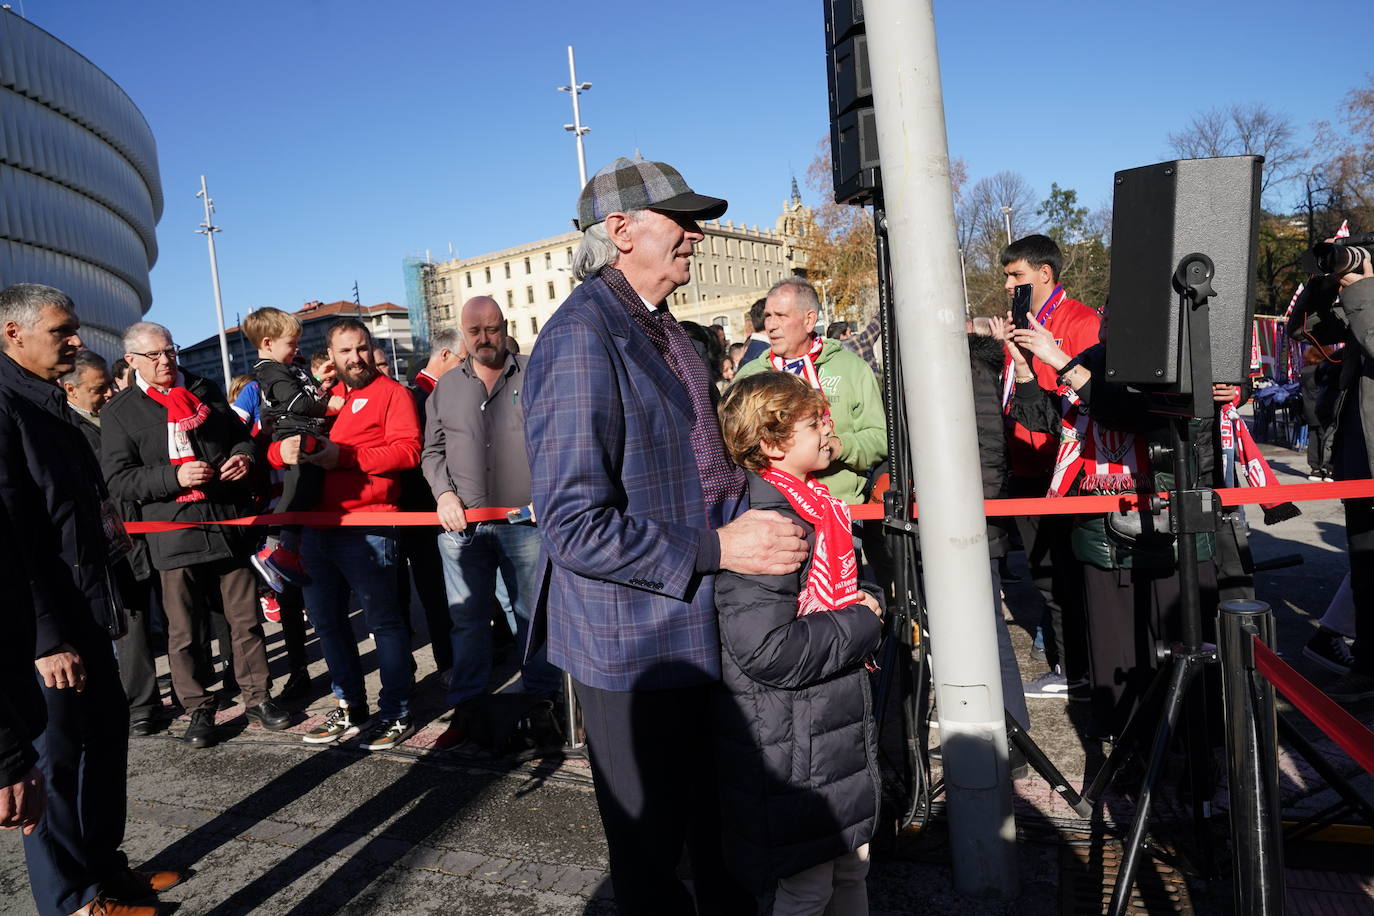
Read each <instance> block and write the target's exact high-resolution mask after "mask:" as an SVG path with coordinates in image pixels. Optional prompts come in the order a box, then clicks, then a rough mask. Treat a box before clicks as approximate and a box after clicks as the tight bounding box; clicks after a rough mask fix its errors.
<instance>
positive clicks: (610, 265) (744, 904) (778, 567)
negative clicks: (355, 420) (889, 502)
mask: <svg viewBox="0 0 1374 916" xmlns="http://www.w3.org/2000/svg"><path fill="white" fill-rule="evenodd" d="M725 207H726V202H725V201H723V200H720V199H718V198H714V197H704V196H702V195H700V194H696V193H694V192H693V191H692V190H691V189H690V188H688V187H687V183H686V182H685V181H683V179H682V176H681V175H680V174H679V173H678V172H677V170H676V169H673V168H672V167H671V166H668V165H665V164H664V163H660V162H646V161H644V160H639V159H637V160H633V161H632V160H629V159H617V160H616V161H615V162H612V163H611V164H610V165H608V166H607V167H605V168H604V169H602V170H601V171H600V172H598V173H597V174H596V175H595V176H593V177H592V179H591V181H589V182H588V183H587V186H586V187H585V188H584V189H583V191H582V195H581V197H580V198H579V200H578V208H577V209H578V225H579V228H581V229H582V231H583V233H584V235H583V239H582V243H581V246H580V247H579V248H578V251H577V254H576V255H575V256H574V258H573V270H574V273H575V274H576V275H577V277H578V278H579V279H580V280H582V281H583V282H582V284H581V286H579V287H578V289H577V290H576V291H575V292H574V293H573V294H572V295H571V296H570V297H569V298H568V300H567V301H566V302H564V303H563V305H562V306H561V307H560V308H559V310H558V312H557V313H556V314H555V315H554V316H553V317H552V318H551V319H550V320H549V322H548V323H547V324H546V325H545V327H544V331H543V333H542V334H540V335H539V342H538V344H537V346H535V348H534V352H533V354H532V355H531V357H530V362H529V370H528V373H527V378H526V381H525V388H524V392H523V395H522V397H523V399H524V407H525V441H526V447H527V449H528V451H529V456H530V467H531V473H532V476H533V491H534V509H535V514H536V516H537V518H538V519H539V525H540V530H541V532H542V537H543V546H544V550H545V554H546V558H545V567H544V581H543V587H542V588H541V589H540V592H539V593H540V595H541V601H540V602H539V605H538V606H537V607H536V609H535V614H536V617H535V620H534V624H533V626H534V634H535V635H534V639H533V640H532V644H537V641H538V640H539V639H540V638H541V637H542V636H543V635H544V633H545V631H546V632H547V640H548V657H549V661H550V662H552V663H553V664H555V665H557V666H558V667H560V668H562V669H564V670H565V671H568V672H569V673H570V674H571V675H572V677H573V682H574V689H575V690H576V693H577V697H578V699H579V701H580V702H581V704H582V708H583V713H584V721H585V723H586V729H587V741H588V744H589V746H590V749H591V760H592V772H593V777H594V780H595V785H596V796H597V804H598V806H599V808H600V810H601V821H602V824H603V826H604V827H605V830H606V839H607V844H608V847H609V850H610V865H611V882H612V884H613V886H614V889H615V896H616V903H617V906H618V907H619V909H620V912H622V913H626V914H632V913H653V914H691V913H694V912H698V913H711V914H729V913H753V912H754V911H755V904H754V901H753V900H752V899H751V898H750V897H749V896H748V894H747V892H745V891H744V890H743V889H742V888H740V887H739V886H738V885H736V884H734V882H733V881H732V880H731V879H729V878H728V877H727V876H726V874H725V870H724V865H723V862H722V860H721V853H720V841H719V830H720V828H719V819H718V801H717V797H716V785H715V776H714V771H715V765H714V761H713V754H712V746H711V728H710V723H709V720H708V703H709V698H710V695H711V691H712V689H713V686H714V685H715V684H716V682H717V681H718V680H719V678H720V644H719V636H718V633H717V629H716V618H715V608H714V606H713V601H712V585H713V581H714V578H715V573H716V572H717V571H718V570H720V569H730V570H736V571H739V572H745V573H770V574H779V575H780V574H783V573H787V572H791V571H793V570H795V569H797V568H798V567H799V566H800V565H801V562H802V561H803V560H804V559H805V557H806V552H805V544H804V542H803V541H802V532H801V530H800V529H799V528H797V527H796V526H795V525H794V524H792V523H791V522H790V521H787V520H786V519H784V518H783V517H782V516H781V515H779V514H777V513H774V512H759V511H745V508H746V506H745V503H746V490H745V480H744V476H743V473H742V472H741V471H740V470H739V469H738V468H736V467H734V466H733V465H732V464H731V463H730V461H729V459H728V458H727V457H726V455H725V449H724V446H723V444H722V442H721V437H720V427H719V424H718V422H717V420H716V415H715V410H714V409H713V407H712V404H711V399H710V393H709V391H710V379H709V376H708V374H707V370H706V366H705V364H704V362H703V361H702V360H701V358H700V357H699V356H697V354H696V351H695V349H694V348H693V347H692V344H691V341H690V339H689V338H688V337H687V335H686V333H685V332H684V331H683V330H682V329H681V328H680V327H679V326H678V324H677V322H676V321H675V320H674V319H673V317H672V315H671V314H669V313H668V311H667V309H666V308H665V307H663V303H664V302H665V300H666V299H667V298H668V296H669V295H670V294H671V293H672V292H673V290H675V289H677V288H678V287H679V286H682V285H683V284H685V283H687V282H688V280H689V279H690V278H691V258H692V252H693V247H694V246H695V245H696V243H698V242H700V241H701V240H702V238H703V235H702V232H701V229H700V227H699V226H698V225H697V222H696V221H697V220H698V219H710V218H714V217H719V216H720V215H721V214H722V213H724V212H725ZM684 844H685V845H686V847H687V850H688V852H689V854H690V856H691V859H692V868H693V878H694V890H695V896H696V901H695V903H694V902H693V900H692V896H691V895H689V894H688V892H687V890H686V888H685V887H684V886H683V885H682V882H681V881H679V880H678V878H677V875H676V866H677V863H678V860H679V857H680V856H681V853H682V850H683V847H684Z"/></svg>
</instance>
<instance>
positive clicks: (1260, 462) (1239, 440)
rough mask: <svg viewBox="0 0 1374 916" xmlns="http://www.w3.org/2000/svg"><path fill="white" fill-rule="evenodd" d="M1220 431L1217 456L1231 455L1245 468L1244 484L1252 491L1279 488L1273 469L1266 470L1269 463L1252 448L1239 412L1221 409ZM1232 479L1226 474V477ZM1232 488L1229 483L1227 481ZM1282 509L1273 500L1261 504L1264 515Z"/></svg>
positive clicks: (1233, 408) (1228, 482) (1232, 406)
mask: <svg viewBox="0 0 1374 916" xmlns="http://www.w3.org/2000/svg"><path fill="white" fill-rule="evenodd" d="M1218 426H1219V428H1220V438H1221V441H1220V442H1219V443H1218V444H1219V445H1220V446H1221V448H1220V452H1221V454H1222V455H1223V456H1224V457H1223V460H1226V459H1227V458H1229V457H1230V456H1231V455H1234V456H1235V462H1236V465H1237V466H1239V467H1243V468H1245V482H1246V483H1247V484H1249V485H1250V486H1252V487H1273V486H1278V483H1279V479H1278V477H1277V476H1276V475H1275V474H1274V469H1273V468H1271V467H1269V462H1267V461H1265V460H1264V455H1262V454H1260V449H1259V446H1258V445H1256V444H1255V439H1254V437H1253V436H1251V435H1250V427H1248V426H1246V425H1245V421H1244V420H1242V419H1241V416H1240V411H1239V410H1236V405H1235V404H1234V403H1231V404H1227V405H1226V406H1225V407H1223V408H1221V422H1220V423H1219V424H1218ZM1230 476H1231V475H1230V474H1229V473H1228V474H1227V477H1228V478H1229V477H1230ZM1226 483H1227V484H1228V485H1231V481H1230V480H1229V479H1228V480H1227V481H1226ZM1281 505H1283V500H1275V501H1274V502H1272V503H1260V506H1261V507H1262V508H1263V509H1265V510H1266V511H1268V510H1271V509H1274V508H1277V507H1278V506H1281Z"/></svg>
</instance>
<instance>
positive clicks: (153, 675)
mask: <svg viewBox="0 0 1374 916" xmlns="http://www.w3.org/2000/svg"><path fill="white" fill-rule="evenodd" d="M117 569H122V570H123V572H120V573H119V574H118V575H119V593H120V596H121V597H122V598H123V599H124V615H125V617H126V618H127V620H128V631H127V632H125V634H124V635H123V636H121V637H120V638H119V639H117V640H115V655H116V656H117V658H118V661H119V680H120V683H121V684H122V685H123V687H124V695H125V696H126V697H128V699H129V719H130V720H131V721H140V720H144V719H150V718H152V717H153V716H154V715H156V714H157V713H159V712H161V710H162V694H161V691H159V690H158V686H157V666H156V665H155V664H154V661H153V647H152V644H151V642H150V641H149V640H150V638H151V634H150V633H149V630H150V625H149V619H150V618H151V617H152V612H153V607H154V603H155V602H157V601H159V600H160V598H159V595H160V593H161V591H162V582H161V580H160V579H159V578H158V576H156V575H153V576H150V577H148V578H147V579H143V580H142V581H140V580H138V579H135V578H134V575H133V572H132V571H130V570H129V568H128V564H126V563H121V564H120V565H119V567H117Z"/></svg>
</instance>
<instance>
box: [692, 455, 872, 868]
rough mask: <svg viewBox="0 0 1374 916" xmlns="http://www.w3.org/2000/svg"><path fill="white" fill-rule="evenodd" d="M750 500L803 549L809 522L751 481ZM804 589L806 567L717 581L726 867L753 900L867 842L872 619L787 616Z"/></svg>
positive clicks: (862, 610) (726, 575) (848, 611)
mask: <svg viewBox="0 0 1374 916" xmlns="http://www.w3.org/2000/svg"><path fill="white" fill-rule="evenodd" d="M749 501H750V505H751V506H752V507H753V508H755V509H774V510H776V511H778V512H781V513H783V514H784V515H786V516H787V517H788V518H789V519H793V520H795V521H796V522H797V524H799V525H801V526H802V528H803V530H805V531H807V532H808V533H807V541H808V544H809V545H811V546H812V547H814V542H815V535H814V532H812V530H811V526H810V524H809V523H807V522H805V521H802V520H801V519H800V518H799V517H798V516H797V513H796V512H795V511H793V509H792V507H791V506H790V505H789V504H788V502H787V499H786V497H784V496H783V495H782V494H781V493H780V492H778V490H777V489H775V488H774V487H773V486H772V485H771V484H769V483H767V482H766V481H764V480H763V479H761V478H759V477H758V476H757V475H754V474H750V475H749ZM805 582H806V567H803V568H802V569H801V570H798V571H797V572H795V573H792V574H791V575H786V576H741V575H738V574H735V573H730V572H722V573H721V574H720V576H718V577H717V579H716V596H715V597H716V610H717V613H718V614H719V617H720V640H721V680H722V687H721V688H720V689H719V691H718V692H717V694H716V703H717V714H716V717H715V718H716V722H717V732H718V735H717V742H716V745H717V755H718V764H719V772H720V791H721V807H722V811H723V815H724V822H725V851H726V856H725V858H726V861H727V862H728V863H730V867H731V868H732V869H733V870H734V871H735V872H736V876H737V877H738V878H739V879H740V880H741V881H744V882H745V883H747V884H749V885H750V886H751V887H752V888H753V889H754V890H755V892H758V893H762V892H763V891H765V890H767V889H768V888H769V887H771V886H772V884H773V883H774V882H775V881H776V880H777V879H778V878H783V877H787V876H789V875H794V874H796V873H797V872H799V871H802V870H803V869H806V868H810V867H812V866H813V865H819V864H820V863H822V862H825V861H827V860H830V859H833V858H835V857H837V856H840V855H843V854H845V853H846V852H850V851H852V850H854V849H857V848H858V847H859V846H861V845H862V844H864V843H867V842H868V841H869V840H870V839H871V838H872V836H873V831H874V826H875V824H876V822H877V817H878V796H879V783H878V762H877V744H876V741H875V729H874V722H873V713H872V709H871V706H872V701H871V697H870V688H869V681H868V672H867V671H866V670H865V669H864V666H863V659H864V657H865V656H867V655H869V654H871V653H873V652H876V651H877V648H878V642H879V639H880V637H881V635H882V621H880V620H879V619H878V617H877V615H875V614H874V613H873V612H872V611H870V610H869V609H868V608H866V607H864V606H863V605H861V604H856V605H853V606H851V607H848V608H845V609H843V610H839V611H826V612H821V613H816V614H810V615H808V616H806V617H797V595H798V593H799V592H800V591H801V587H802V586H803V585H804V584H805ZM876 591H877V590H876V589H874V592H875V593H876Z"/></svg>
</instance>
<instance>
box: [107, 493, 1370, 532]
mask: <svg viewBox="0 0 1374 916" xmlns="http://www.w3.org/2000/svg"><path fill="white" fill-rule="evenodd" d="M1216 493H1217V496H1218V498H1219V499H1220V500H1221V504H1222V505H1223V506H1251V505H1259V504H1260V503H1269V502H1276V501H1280V502H1295V503H1296V502H1310V501H1313V500H1320V499H1353V498H1356V497H1362V496H1363V497H1374V480H1344V481H1341V482H1339V483H1290V484H1283V485H1282V486H1276V487H1232V488H1230V489H1222V490H1217V491H1216ZM1159 495H1160V496H1161V497H1164V498H1167V496H1168V494H1167V493H1161V494H1159ZM1138 499H1139V497H1138V496H1137V494H1134V493H1126V494H1122V495H1120V496H1060V497H1044V496H1040V497H1035V498H1031V499H985V500H983V514H984V515H986V516H987V517H988V518H1009V517H1011V516H1016V515H1080V514H1081V515H1099V514H1101V513H1104V512H1124V511H1126V510H1127V509H1132V508H1134V507H1135V505H1136V502H1137V501H1138ZM507 511H509V510H508V509H506V508H489V509H469V510H467V517H468V521H470V522H493V521H501V520H502V519H504V518H505V517H506V512H507ZM849 514H850V515H851V516H853V518H854V519H855V520H856V521H863V520H872V519H880V518H882V517H883V507H882V505H881V504H879V503H863V504H861V505H855V506H850V507H849ZM916 515H917V511H916V507H915V506H913V507H912V516H913V517H916ZM200 524H205V525H306V526H308V527H313V528H333V527H336V526H340V525H342V526H345V527H355V526H361V527H369V528H372V527H410V526H427V527H434V526H437V525H438V524H439V517H438V516H437V515H436V514H435V513H433V512H286V513H275V514H269V515H249V516H246V517H244V518H231V519H222V520H219V521H213V522H127V523H126V524H125V527H126V528H128V529H129V533H130V534H150V533H153V532H159V531H176V530H179V529H182V528H195V527H196V526H197V525H200Z"/></svg>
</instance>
